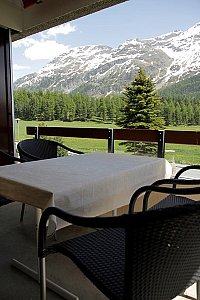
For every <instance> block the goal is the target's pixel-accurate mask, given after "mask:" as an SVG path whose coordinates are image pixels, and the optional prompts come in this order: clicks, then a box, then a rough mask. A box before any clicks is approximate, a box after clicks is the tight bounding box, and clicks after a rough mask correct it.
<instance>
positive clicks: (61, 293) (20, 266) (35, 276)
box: [11, 259, 79, 300]
mask: <svg viewBox="0 0 200 300" xmlns="http://www.w3.org/2000/svg"><path fill="white" fill-rule="evenodd" d="M11 264H12V266H13V267H15V268H17V269H18V270H20V271H22V272H23V273H24V274H26V275H28V276H29V277H31V278H33V279H34V280H36V281H37V282H39V277H38V272H36V271H34V270H33V269H31V268H29V267H28V266H26V265H24V264H22V263H21V262H19V261H18V260H16V259H12V262H11ZM47 287H48V288H49V289H50V290H52V291H54V292H55V293H56V294H58V295H59V296H61V297H63V298H64V299H67V300H79V298H78V297H77V296H76V295H74V294H72V293H70V292H69V291H67V290H65V289H64V288H62V287H61V286H59V285H57V284H56V283H54V282H52V281H50V280H48V279H47Z"/></svg>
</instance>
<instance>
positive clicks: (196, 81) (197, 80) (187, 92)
mask: <svg viewBox="0 0 200 300" xmlns="http://www.w3.org/2000/svg"><path fill="white" fill-rule="evenodd" d="M159 94H160V95H161V96H163V97H173V98H177V97H183V96H184V97H185V96H186V97H187V96H189V97H190V98H195V99H196V98H199V101H200V74H198V75H195V76H192V77H190V78H187V79H184V80H182V81H180V82H178V83H173V84H171V85H168V86H167V87H165V88H161V89H160V90H159Z"/></svg>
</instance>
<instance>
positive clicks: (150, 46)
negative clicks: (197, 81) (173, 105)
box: [15, 23, 200, 95]
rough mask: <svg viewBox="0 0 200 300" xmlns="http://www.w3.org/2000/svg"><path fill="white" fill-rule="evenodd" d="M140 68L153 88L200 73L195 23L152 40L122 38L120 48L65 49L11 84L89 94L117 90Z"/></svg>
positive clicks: (199, 39) (198, 28) (198, 35)
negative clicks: (147, 76) (153, 83)
mask: <svg viewBox="0 0 200 300" xmlns="http://www.w3.org/2000/svg"><path fill="white" fill-rule="evenodd" d="M140 66H141V67H143V68H144V69H145V71H146V72H147V74H148V75H150V76H151V77H152V78H153V79H154V80H155V82H156V84H157V86H158V88H159V87H162V86H163V85H167V84H169V83H174V82H178V81H180V80H182V79H184V78H186V77H190V76H193V75H196V74H198V73H200V23H198V24H196V25H194V26H193V27H191V28H189V29H188V30H186V31H180V30H177V31H174V32H170V33H166V34H163V35H160V36H158V37H155V38H151V39H144V40H139V39H132V40H130V39H129V40H127V41H125V42H124V43H122V44H121V45H119V47H117V48H112V47H109V46H105V45H89V46H81V47H75V48H71V49H69V50H68V51H67V52H65V53H63V54H61V55H60V56H58V57H56V58H55V59H54V60H52V61H51V62H50V63H48V64H47V65H46V66H44V67H43V68H42V69H41V70H40V71H39V72H37V73H33V74H29V75H26V76H24V77H22V78H20V79H18V80H17V81H16V82H15V88H26V89H29V90H33V91H34V90H37V89H49V90H59V91H64V92H66V93H70V92H84V93H87V94H91V95H107V94H110V93H119V92H121V91H122V89H123V87H124V86H125V85H127V84H128V83H129V82H130V81H131V80H132V79H133V76H134V75H135V73H136V72H137V70H138V68H139V67H140Z"/></svg>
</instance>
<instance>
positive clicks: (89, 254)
mask: <svg viewBox="0 0 200 300" xmlns="http://www.w3.org/2000/svg"><path fill="white" fill-rule="evenodd" d="M53 247H54V250H55V251H56V252H60V253H62V254H64V255H67V256H68V257H70V258H71V259H72V261H73V262H74V263H75V264H76V265H77V266H78V267H79V268H80V269H81V270H82V272H83V273H84V274H85V275H86V276H87V277H88V278H89V279H90V280H91V281H92V282H93V283H94V284H95V285H96V286H97V287H98V288H99V289H100V290H101V291H102V292H103V293H104V294H105V295H106V296H107V297H109V298H110V299H116V300H118V299H124V297H123V293H124V274H123V273H124V272H123V270H124V266H125V234H124V230H123V229H121V228H120V229H119V228H117V229H111V228H109V229H99V230H97V231H95V232H92V233H89V234H86V235H83V236H81V237H79V238H75V239H71V240H68V241H65V242H62V243H59V244H57V245H54V246H53ZM105 253H106V257H105Z"/></svg>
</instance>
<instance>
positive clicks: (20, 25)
mask: <svg viewBox="0 0 200 300" xmlns="http://www.w3.org/2000/svg"><path fill="white" fill-rule="evenodd" d="M125 1H128V0H3V1H0V27H3V28H10V29H12V40H13V41H16V40H18V39H21V38H23V37H26V36H28V35H31V34H34V33H37V32H41V31H43V30H45V29H48V28H51V27H54V26H57V25H60V24H63V23H66V22H69V21H71V20H75V19H77V18H79V17H82V16H85V15H88V14H91V13H93V12H96V11H99V10H101V9H103V8H107V7H110V6H113V5H116V4H118V3H121V2H125Z"/></svg>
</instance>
